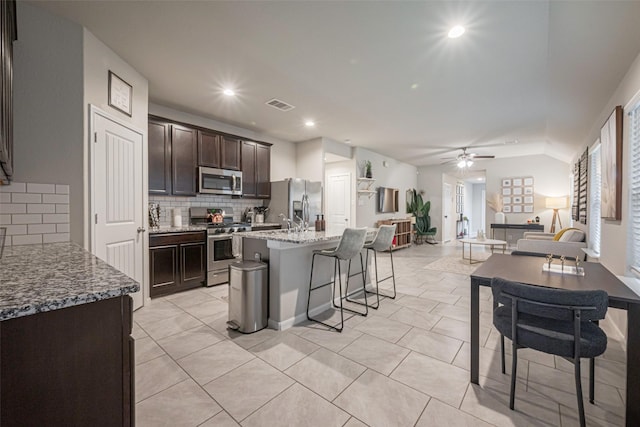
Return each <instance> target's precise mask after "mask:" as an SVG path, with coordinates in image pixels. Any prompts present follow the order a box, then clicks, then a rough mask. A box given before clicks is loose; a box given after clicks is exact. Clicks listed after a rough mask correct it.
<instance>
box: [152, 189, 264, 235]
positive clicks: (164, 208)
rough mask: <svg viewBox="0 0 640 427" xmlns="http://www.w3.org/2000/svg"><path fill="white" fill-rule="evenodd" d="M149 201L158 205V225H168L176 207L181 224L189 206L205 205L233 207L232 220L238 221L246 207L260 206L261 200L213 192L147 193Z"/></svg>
mask: <svg viewBox="0 0 640 427" xmlns="http://www.w3.org/2000/svg"><path fill="white" fill-rule="evenodd" d="M149 203H158V204H159V205H160V226H161V227H163V226H170V225H171V217H172V216H173V209H175V208H178V209H180V211H181V213H182V224H184V225H186V224H188V223H189V208H192V207H205V208H221V209H225V208H227V207H231V208H233V220H234V221H236V222H239V221H241V220H242V214H243V213H244V211H245V209H246V208H252V207H254V206H262V205H263V201H262V200H256V199H241V198H233V197H231V196H217V195H213V194H198V195H197V196H195V197H176V196H154V195H149Z"/></svg>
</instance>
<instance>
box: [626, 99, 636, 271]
mask: <svg viewBox="0 0 640 427" xmlns="http://www.w3.org/2000/svg"><path fill="white" fill-rule="evenodd" d="M625 111H627V112H628V114H629V116H628V120H627V122H628V123H629V133H628V135H629V156H628V157H629V160H628V167H629V175H628V176H629V181H628V182H629V183H628V205H629V206H628V215H629V216H628V218H629V221H628V226H627V272H628V273H631V274H632V275H634V276H636V277H640V242H639V241H638V239H639V237H640V222H638V221H637V220H636V219H639V220H640V92H638V93H637V94H636V95H635V96H634V97H633V98H632V100H631V101H630V102H629V103H628V104H627V106H625ZM634 236H635V237H634Z"/></svg>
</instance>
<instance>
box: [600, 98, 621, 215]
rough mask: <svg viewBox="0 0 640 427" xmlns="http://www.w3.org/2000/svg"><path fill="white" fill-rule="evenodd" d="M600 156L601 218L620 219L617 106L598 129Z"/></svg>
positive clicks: (618, 121) (619, 144) (619, 119)
mask: <svg viewBox="0 0 640 427" xmlns="http://www.w3.org/2000/svg"><path fill="white" fill-rule="evenodd" d="M600 147H601V149H600V153H601V154H600V155H601V156H602V188H601V190H602V191H601V216H602V218H604V219H612V220H620V219H622V107H621V106H619V105H618V106H617V107H616V108H615V109H614V110H613V112H612V113H611V115H610V116H609V118H608V119H607V121H606V122H605V123H604V125H603V126H602V128H601V129H600Z"/></svg>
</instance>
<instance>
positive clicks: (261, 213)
mask: <svg viewBox="0 0 640 427" xmlns="http://www.w3.org/2000/svg"><path fill="white" fill-rule="evenodd" d="M253 211H254V212H255V213H256V214H255V222H256V224H262V223H264V218H265V216H266V214H267V212H268V211H269V208H268V207H266V206H256V207H255V208H253Z"/></svg>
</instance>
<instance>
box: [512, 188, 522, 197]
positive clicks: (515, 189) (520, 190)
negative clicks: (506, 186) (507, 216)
mask: <svg viewBox="0 0 640 427" xmlns="http://www.w3.org/2000/svg"><path fill="white" fill-rule="evenodd" d="M513 194H514V195H516V196H519V195H521V194H522V187H513Z"/></svg>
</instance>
